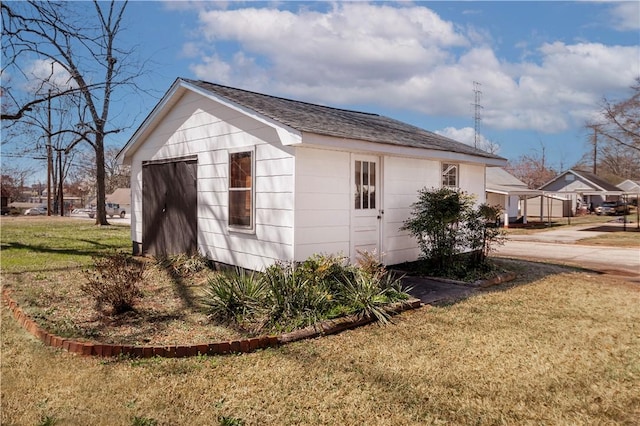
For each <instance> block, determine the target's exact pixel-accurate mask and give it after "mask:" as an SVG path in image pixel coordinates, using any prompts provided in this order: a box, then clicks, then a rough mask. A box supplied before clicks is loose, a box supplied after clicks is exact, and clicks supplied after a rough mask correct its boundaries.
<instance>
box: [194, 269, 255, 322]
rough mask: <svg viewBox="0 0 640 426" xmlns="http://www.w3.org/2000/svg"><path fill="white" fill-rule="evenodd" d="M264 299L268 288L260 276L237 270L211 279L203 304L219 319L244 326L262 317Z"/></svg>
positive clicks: (220, 273)
mask: <svg viewBox="0 0 640 426" xmlns="http://www.w3.org/2000/svg"><path fill="white" fill-rule="evenodd" d="M265 297H266V287H265V285H264V282H263V280H262V279H261V277H260V275H259V274H258V273H255V272H247V271H246V270H245V269H241V268H237V269H233V270H227V271H222V272H219V273H216V274H215V275H214V276H213V277H211V278H209V280H208V281H207V286H206V288H205V295H204V297H203V303H204V305H205V306H206V307H207V309H208V312H209V314H211V315H212V316H214V317H215V318H217V319H221V320H225V321H229V320H234V321H237V322H243V321H245V320H248V319H251V318H254V317H256V316H257V315H258V314H259V312H260V310H261V307H262V306H263V305H264V299H265Z"/></svg>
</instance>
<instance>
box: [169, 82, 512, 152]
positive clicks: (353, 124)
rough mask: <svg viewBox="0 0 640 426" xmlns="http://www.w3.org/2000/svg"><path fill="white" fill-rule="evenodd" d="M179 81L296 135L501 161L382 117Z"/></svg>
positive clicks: (447, 139)
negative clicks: (381, 144)
mask: <svg viewBox="0 0 640 426" xmlns="http://www.w3.org/2000/svg"><path fill="white" fill-rule="evenodd" d="M181 80H182V81H184V82H186V83H189V84H191V85H193V86H196V87H198V88H200V89H202V90H205V91H208V92H211V93H213V94H215V95H218V96H221V97H223V98H226V99H228V100H230V101H232V102H234V103H236V104H239V105H242V106H244V107H246V108H249V109H251V110H253V111H256V112H257V113H259V114H261V115H263V116H265V117H269V118H270V119H272V120H275V121H276V122H279V123H281V124H284V125H286V126H288V127H291V128H293V129H296V130H298V131H300V132H308V133H315V134H320V135H326V136H334V137H339V138H348V139H357V140H364V141H368V142H376V143H383V144H389V145H398V146H408V147H414V148H424V149H432V150H437V151H450V152H455V153H460V154H468V155H474V156H479V157H485V158H495V159H502V157H500V156H497V155H494V154H490V153H488V152H486V151H482V150H479V149H476V148H474V147H472V146H469V145H466V144H463V143H462V142H458V141H455V140H453V139H449V138H447V137H444V136H440V135H437V134H435V133H432V132H429V131H427V130H424V129H421V128H419V127H416V126H412V125H410V124H407V123H403V122H401V121H398V120H394V119H392V118H388V117H385V116H383V115H378V114H370V113H366V112H358V111H350V110H345V109H339V108H332V107H327V106H322V105H316V104H311V103H307V102H301V101H295V100H291V99H285V98H279V97H276V96H270V95H264V94H261V93H255V92H250V91H247V90H242V89H236V88H233V87H227V86H221V85H219V84H214V83H208V82H205V81H201V80H190V79H186V78H182V79H181Z"/></svg>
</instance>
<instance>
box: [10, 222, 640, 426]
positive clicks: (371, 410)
mask: <svg viewBox="0 0 640 426" xmlns="http://www.w3.org/2000/svg"><path fill="white" fill-rule="evenodd" d="M46 222H47V221H45V220H43V221H42V224H41V225H40V227H38V226H36V225H35V222H34V223H32V222H28V224H26V225H20V224H18V223H17V222H16V223H13V224H9V222H8V221H7V222H5V221H4V220H3V222H2V271H3V274H6V273H8V272H7V269H5V262H9V263H10V264H11V265H12V266H11V271H12V272H18V271H20V270H27V269H28V270H29V271H34V270H36V269H37V268H51V267H56V266H60V265H64V264H65V263H66V262H75V263H79V264H83V263H86V262H89V261H90V258H89V255H88V254H85V253H84V251H85V250H89V251H93V252H101V251H103V250H107V251H108V250H111V249H114V248H118V247H120V248H123V249H125V248H128V247H129V242H128V231H127V229H126V228H125V229H119V228H94V227H93V225H87V226H86V227H84V225H83V223H77V222H69V223H67V224H66V225H64V224H63V223H62V222H56V223H55V224H53V225H51V224H49V225H48V224H46ZM23 223H25V222H23ZM58 225H59V226H62V227H63V229H62V230H60V235H57V234H58V232H52V230H53V229H55V227H56V226H58ZM32 226H33V227H32ZM5 227H6V228H5ZM66 227H71V228H72V229H71V230H67V229H66ZM7 228H9V231H7V232H6V233H5V229H7ZM35 233H39V234H40V235H41V236H42V237H44V238H40V237H38V241H39V243H37V244H36V242H34V236H33V235H32V234H35ZM54 234H55V235H54ZM62 235H64V236H62ZM18 241H21V242H20V243H18ZM106 241H109V242H106ZM14 257H15V258H18V259H22V260H20V261H17V260H14V259H13V258H14ZM25 259H32V262H27V261H25ZM514 263H515V264H517V268H519V270H520V271H525V272H526V273H523V274H521V276H520V278H519V279H518V280H517V281H515V282H512V283H509V284H508V285H503V286H501V287H498V288H494V289H492V290H490V291H485V292H483V293H481V294H480V295H478V296H475V297H472V298H469V299H467V300H465V301H461V302H459V303H456V304H451V305H448V306H443V307H424V308H421V309H419V310H416V311H411V312H407V313H404V314H402V315H400V316H398V317H396V318H395V324H393V325H390V326H380V325H375V324H374V325H369V326H366V327H362V328H359V329H355V330H350V331H347V332H343V333H341V334H338V335H334V336H328V337H323V338H319V339H313V340H307V341H300V342H297V343H293V344H290V345H286V346H282V347H279V348H272V349H268V350H262V351H258V352H255V353H251V354H244V355H227V356H213V357H206V356H203V357H196V358H191V359H166V358H165V359H146V360H135V359H106V360H105V359H98V358H84V357H79V356H74V355H70V354H68V353H66V352H63V351H58V350H53V349H51V348H48V347H45V346H43V345H42V343H41V342H40V341H38V340H36V339H35V338H33V337H32V336H31V335H29V334H28V333H26V332H25V331H24V330H22V329H21V328H19V327H18V325H17V323H16V321H15V320H14V319H13V317H12V316H11V315H10V313H9V310H8V309H7V308H6V306H4V305H3V307H2V312H1V314H2V317H1V319H2V333H1V335H0V345H1V346H0V349H1V354H2V358H1V365H0V374H1V379H2V382H1V391H2V396H1V397H2V401H1V406H2V410H1V416H2V417H1V423H2V424H7V425H37V424H47V423H46V421H47V420H49V421H52V420H57V421H58V423H57V424H60V425H67V424H70V425H75V424H91V425H133V424H158V425H182V424H194V425H195V424H198V425H200V424H207V425H209V424H213V425H215V424H223V423H221V419H222V418H226V419H227V420H234V419H235V420H239V421H242V422H243V423H244V424H245V425H285V424H287V425H288V424H304V425H334V424H354V425H355V424H358V425H359V424H368V425H369V424H372V425H389V424H402V425H423V424H438V425H440V424H460V425H462V424H464V425H466V424H478V425H490V424H491V425H493V424H531V425H534V424H536V425H537V424H585V425H602V424H611V425H613V424H620V425H625V424H628V425H631V424H637V419H638V418H640V393H639V392H638V389H640V326H639V324H640V288H639V287H638V285H637V284H630V283H627V282H625V281H621V280H619V279H617V278H613V277H609V276H599V275H596V274H593V273H582V272H575V271H574V270H571V269H567V268H562V267H558V266H549V265H543V264H536V263H527V262H515V261H514ZM38 265H40V266H38ZM517 268H516V269H517ZM145 420H146V421H147V422H146V423H144V421H145ZM152 421H156V422H157V423H153V422H152Z"/></svg>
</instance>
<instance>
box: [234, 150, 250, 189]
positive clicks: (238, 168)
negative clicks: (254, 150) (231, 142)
mask: <svg viewBox="0 0 640 426" xmlns="http://www.w3.org/2000/svg"><path fill="white" fill-rule="evenodd" d="M229 160H230V169H231V170H230V183H229V187H230V188H251V152H236V153H233V154H231V155H230V156H229Z"/></svg>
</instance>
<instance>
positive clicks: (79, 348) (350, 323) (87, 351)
mask: <svg viewBox="0 0 640 426" xmlns="http://www.w3.org/2000/svg"><path fill="white" fill-rule="evenodd" d="M2 299H3V300H4V301H5V303H6V304H7V305H8V306H9V309H10V310H11V312H12V313H13V316H14V318H15V319H16V321H18V324H20V326H21V327H23V328H24V329H25V330H27V331H28V332H29V333H31V334H32V335H33V336H35V337H36V338H38V339H39V340H41V341H42V342H43V343H44V344H45V345H47V346H52V347H54V348H60V349H64V350H65V351H67V352H71V353H75V354H78V355H86V356H89V355H92V356H101V357H112V356H118V355H128V356H132V357H136V358H152V357H154V356H159V357H164V358H185V357H190V356H197V355H222V354H228V353H239V352H244V353H247V352H253V351H255V350H257V349H264V348H269V347H274V346H278V345H281V344H285V343H290V342H295V341H297V340H301V339H309V338H313V337H318V336H321V335H328V334H335V333H339V332H341V331H344V330H347V329H350V328H355V327H359V326H361V325H364V324H368V323H370V322H373V321H374V320H375V319H374V318H366V317H363V318H360V317H357V316H350V317H344V318H338V319H336V320H327V321H323V322H321V323H319V324H316V325H313V326H310V327H306V328H303V329H300V330H295V331H292V332H290V333H284V334H281V335H279V336H261V337H254V338H249V339H240V340H231V341H227V342H217V343H204V344H199V345H166V346H133V345H115V344H102V343H89V342H78V341H75V340H72V339H67V338H64V337H60V336H56V335H54V334H51V333H49V332H48V331H46V330H45V329H43V328H42V327H40V326H39V325H38V324H37V323H36V322H35V321H34V320H32V319H31V318H29V316H28V315H26V314H25V313H24V311H23V310H22V308H20V306H18V303H17V302H16V301H15V300H13V299H12V298H11V296H10V295H9V292H8V291H7V290H6V289H2ZM420 305H421V303H420V301H419V300H418V299H409V300H408V301H406V302H401V303H396V304H393V305H391V306H389V307H388V308H387V309H386V310H387V312H389V313H390V314H396V313H399V312H402V311H404V310H408V309H415V308H418V307H420Z"/></svg>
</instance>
